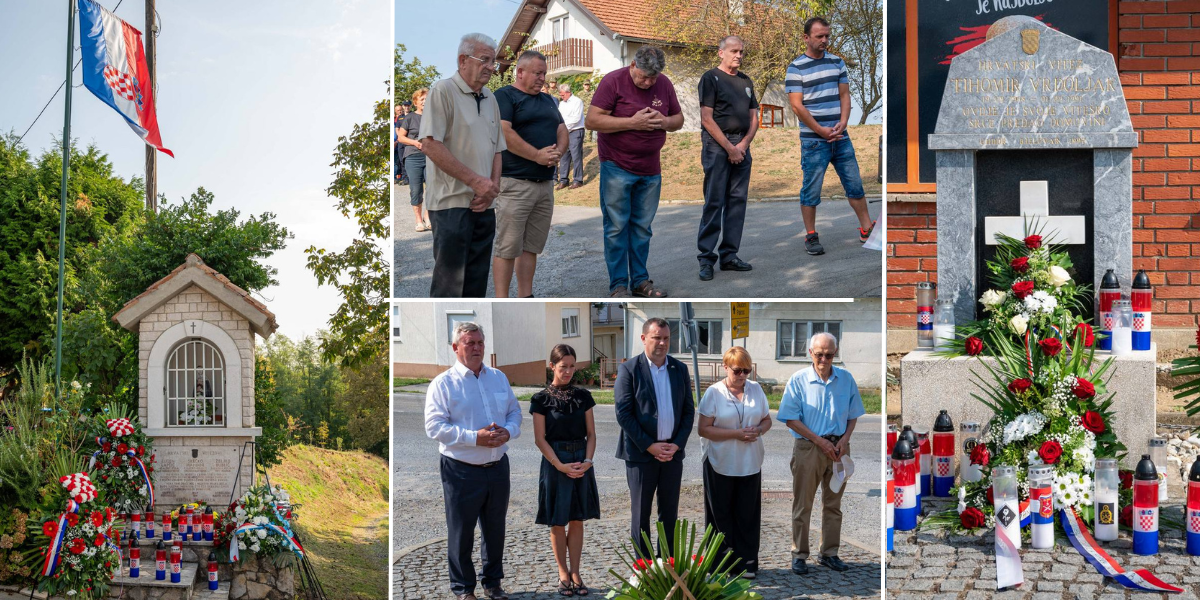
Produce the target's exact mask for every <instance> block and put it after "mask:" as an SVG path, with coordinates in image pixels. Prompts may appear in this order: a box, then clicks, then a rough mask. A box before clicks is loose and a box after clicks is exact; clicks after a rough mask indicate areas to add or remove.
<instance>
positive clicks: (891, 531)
mask: <svg viewBox="0 0 1200 600" xmlns="http://www.w3.org/2000/svg"><path fill="white" fill-rule="evenodd" d="M1196 464H1200V462H1197V463H1196ZM884 519H885V520H886V521H887V551H888V552H891V551H892V550H893V548H894V543H895V542H894V538H895V537H896V479H895V476H894V471H893V470H892V464H891V463H890V462H889V463H888V464H887V510H886V511H884Z"/></svg>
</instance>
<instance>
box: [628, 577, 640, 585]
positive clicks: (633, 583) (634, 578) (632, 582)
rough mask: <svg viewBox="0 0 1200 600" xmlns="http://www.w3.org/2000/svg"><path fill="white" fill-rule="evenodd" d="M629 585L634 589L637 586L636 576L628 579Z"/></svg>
mask: <svg viewBox="0 0 1200 600" xmlns="http://www.w3.org/2000/svg"><path fill="white" fill-rule="evenodd" d="M629 585H631V586H633V587H635V588H636V587H637V586H638V576H637V575H634V576H633V577H630V578H629Z"/></svg>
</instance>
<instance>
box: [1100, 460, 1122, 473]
mask: <svg viewBox="0 0 1200 600" xmlns="http://www.w3.org/2000/svg"><path fill="white" fill-rule="evenodd" d="M1115 468H1117V459H1115V458H1097V459H1096V470H1097V471H1099V470H1100V469H1115Z"/></svg>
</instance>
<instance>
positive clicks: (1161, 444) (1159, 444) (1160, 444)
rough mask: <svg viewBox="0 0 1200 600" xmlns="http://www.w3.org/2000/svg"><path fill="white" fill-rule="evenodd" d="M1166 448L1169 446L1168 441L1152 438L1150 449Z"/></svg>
mask: <svg viewBox="0 0 1200 600" xmlns="http://www.w3.org/2000/svg"><path fill="white" fill-rule="evenodd" d="M1166 446H1167V440H1165V439H1163V438H1160V437H1154V438H1150V447H1151V448H1165V447H1166Z"/></svg>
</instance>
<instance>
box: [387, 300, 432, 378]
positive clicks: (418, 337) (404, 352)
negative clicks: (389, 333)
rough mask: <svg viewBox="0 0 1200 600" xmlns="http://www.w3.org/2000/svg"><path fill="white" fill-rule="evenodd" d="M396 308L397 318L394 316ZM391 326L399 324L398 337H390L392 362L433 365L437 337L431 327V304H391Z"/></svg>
mask: <svg viewBox="0 0 1200 600" xmlns="http://www.w3.org/2000/svg"><path fill="white" fill-rule="evenodd" d="M397 308H398V309H399V311H400V314H399V316H398V317H397V316H395V312H396V310H397ZM392 315H393V316H392V320H391V326H392V327H393V328H395V327H396V324H397V323H399V326H400V337H399V338H396V337H392V362H396V363H412V364H434V356H435V352H436V348H437V336H436V334H435V333H434V326H433V304H430V303H425V302H397V303H395V304H392Z"/></svg>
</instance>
